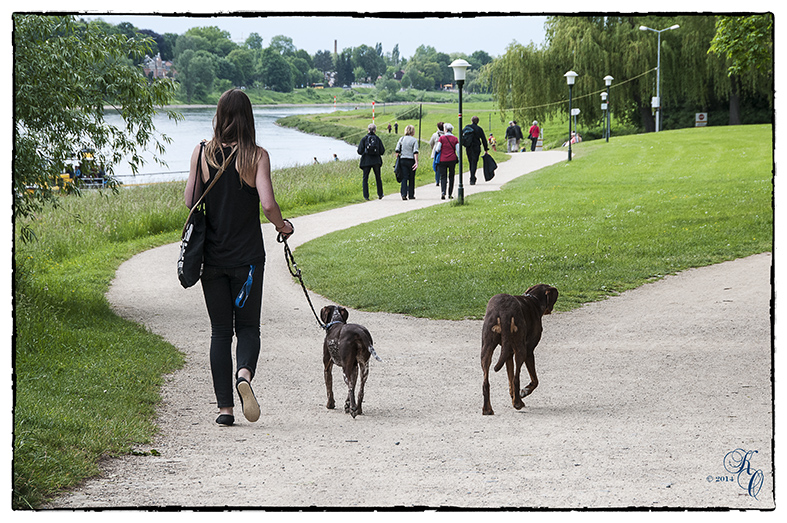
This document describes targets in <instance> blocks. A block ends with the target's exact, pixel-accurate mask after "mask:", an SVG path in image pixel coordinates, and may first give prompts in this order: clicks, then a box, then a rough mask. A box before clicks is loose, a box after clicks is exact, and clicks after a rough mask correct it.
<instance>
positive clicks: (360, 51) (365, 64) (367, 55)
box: [352, 44, 385, 82]
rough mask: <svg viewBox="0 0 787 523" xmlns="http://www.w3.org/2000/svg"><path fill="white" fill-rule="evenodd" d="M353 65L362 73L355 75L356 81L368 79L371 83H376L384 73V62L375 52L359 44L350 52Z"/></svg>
mask: <svg viewBox="0 0 787 523" xmlns="http://www.w3.org/2000/svg"><path fill="white" fill-rule="evenodd" d="M352 56H353V65H354V66H355V68H361V69H363V71H362V72H361V74H360V75H359V74H358V73H356V74H355V78H356V79H360V78H364V77H368V78H370V79H371V81H372V82H376V81H377V77H378V76H380V75H381V74H382V73H384V72H385V61H384V60H383V59H382V57H381V56H380V55H379V54H378V53H377V50H376V49H374V48H372V47H369V46H368V45H366V44H361V45H359V46H358V47H356V48H355V49H353V51H352Z"/></svg>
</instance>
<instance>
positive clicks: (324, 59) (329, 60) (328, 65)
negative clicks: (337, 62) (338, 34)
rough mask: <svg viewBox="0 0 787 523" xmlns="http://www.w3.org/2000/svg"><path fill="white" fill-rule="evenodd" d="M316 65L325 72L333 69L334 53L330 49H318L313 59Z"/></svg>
mask: <svg viewBox="0 0 787 523" xmlns="http://www.w3.org/2000/svg"><path fill="white" fill-rule="evenodd" d="M312 63H313V65H314V67H315V68H316V69H318V70H320V71H322V72H323V73H327V72H328V71H333V55H332V54H331V52H330V51H327V50H323V51H317V52H316V53H315V54H314V59H313V61H312Z"/></svg>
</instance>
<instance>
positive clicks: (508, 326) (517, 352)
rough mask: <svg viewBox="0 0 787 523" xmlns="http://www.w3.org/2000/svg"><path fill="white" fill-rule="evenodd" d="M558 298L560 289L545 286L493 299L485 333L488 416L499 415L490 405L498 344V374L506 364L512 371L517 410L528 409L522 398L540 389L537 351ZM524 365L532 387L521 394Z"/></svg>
mask: <svg viewBox="0 0 787 523" xmlns="http://www.w3.org/2000/svg"><path fill="white" fill-rule="evenodd" d="M557 295H558V292H557V289H556V288H554V287H550V286H549V285H545V284H543V283H541V284H538V285H534V286H533V287H530V288H529V289H528V290H527V291H526V292H525V294H524V295H523V296H511V295H510V294H497V295H495V296H492V298H491V299H490V300H489V303H488V304H487V306H486V315H485V316H484V327H483V331H482V333H481V368H482V369H483V371H484V384H483V391H484V410H483V413H484V414H490V415H491V414H494V413H495V412H494V411H493V410H492V404H491V403H490V402H489V366H490V365H491V364H492V354H493V353H494V352H495V348H497V346H498V345H500V347H501V349H500V359H498V360H497V364H495V372H497V371H499V370H500V368H501V367H502V366H503V363H505V365H506V370H507V371H508V392H509V394H511V400H512V403H513V404H514V408H515V409H517V410H518V409H521V408H522V407H524V406H525V403H524V402H523V401H522V398H524V397H525V396H527V395H528V394H530V393H531V392H533V391H534V390H535V388H536V387H538V377H537V376H536V360H535V356H534V355H533V351H534V350H535V348H536V345H538V342H539V341H540V340H541V332H542V327H541V317H542V316H544V315H545V314H550V313H551V312H552V308H553V307H554V306H555V302H556V301H557ZM522 363H525V364H526V365H527V371H528V373H530V384H529V385H528V386H527V387H525V388H524V389H522V390H521V391H520V390H519V373H520V371H521V370H522ZM515 367H516V369H515Z"/></svg>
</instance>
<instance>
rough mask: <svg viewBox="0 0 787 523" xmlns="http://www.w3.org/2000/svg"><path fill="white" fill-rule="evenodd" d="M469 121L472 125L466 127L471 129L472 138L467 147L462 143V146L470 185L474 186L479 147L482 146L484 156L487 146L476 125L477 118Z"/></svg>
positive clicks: (484, 136) (483, 135)
mask: <svg viewBox="0 0 787 523" xmlns="http://www.w3.org/2000/svg"><path fill="white" fill-rule="evenodd" d="M470 121H471V122H472V123H471V124H470V125H468V126H467V127H469V128H471V129H473V136H472V138H471V142H470V145H469V146H468V145H465V144H464V143H463V145H465V150H466V151H467V162H468V163H469V164H470V185H475V180H476V178H475V172H476V170H477V169H478V158H480V156H481V146H482V145H483V146H484V153H485V154H486V153H488V152H489V145H488V144H487V141H486V134H485V133H484V130H483V129H481V127H479V125H478V117H477V116H473V117H472V118H471V119H470ZM462 134H464V131H462ZM463 140H464V137H463Z"/></svg>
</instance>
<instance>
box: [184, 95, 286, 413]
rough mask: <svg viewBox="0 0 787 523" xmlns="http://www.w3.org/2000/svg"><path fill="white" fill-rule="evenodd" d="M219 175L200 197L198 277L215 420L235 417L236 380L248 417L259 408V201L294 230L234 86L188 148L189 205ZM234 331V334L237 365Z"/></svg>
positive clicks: (281, 226)
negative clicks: (202, 225) (208, 129)
mask: <svg viewBox="0 0 787 523" xmlns="http://www.w3.org/2000/svg"><path fill="white" fill-rule="evenodd" d="M198 172H201V176H200V177H199V178H198V176H197V173H198ZM217 178H218V180H217V181H216V183H215V185H214V186H213V188H212V189H211V190H210V192H209V193H208V194H207V196H206V197H205V209H206V222H207V234H206V238H205V248H204V260H203V270H202V277H201V282H202V292H203V295H204V297H205V305H206V307H207V310H208V316H209V317H210V324H211V338H210V368H211V375H212V377H213V389H214V392H215V394H216V401H217V404H218V408H219V417H218V418H217V419H216V423H218V424H219V425H232V424H233V423H234V422H235V418H234V415H233V407H234V405H235V404H234V395H233V390H232V389H233V382H234V384H235V388H236V390H237V391H238V395H239V396H240V400H241V406H242V409H243V415H244V416H245V418H246V419H247V420H249V421H257V419H259V416H260V407H259V403H258V402H257V399H256V397H255V396H254V392H253V390H252V388H251V381H252V379H253V378H254V374H255V372H256V369H257V360H258V358H259V353H260V312H261V309H262V275H263V267H264V264H265V249H264V247H263V243H262V230H261V228H260V206H262V210H263V212H264V213H265V217H266V218H267V219H268V220H269V221H270V222H271V223H272V224H273V225H274V226H275V227H276V231H278V232H279V233H280V234H282V236H284V237H285V238H286V237H288V236H289V235H291V234H292V232H293V228H292V224H290V223H289V221H287V220H284V219H282V216H281V211H280V209H279V205H278V203H276V199H275V197H274V194H273V186H272V184H271V175H270V158H269V157H268V152H267V151H266V150H265V149H263V148H262V147H260V146H258V145H257V143H256V134H255V130H254V116H253V114H252V109H251V102H250V101H249V98H248V97H247V96H246V94H245V93H244V92H243V91H241V90H238V89H232V90H229V91H227V92H225V93H224V94H222V95H221V98H220V99H219V103H218V105H217V107H216V115H215V117H214V118H213V138H212V139H211V140H210V141H207V142H203V143H201V144H200V145H198V146H197V147H196V148H195V149H194V152H193V153H192V155H191V166H190V169H189V178H188V182H187V183H186V191H185V200H186V205H187V206H189V207H191V206H192V205H193V203H195V202H194V201H193V200H195V198H194V194H195V191H194V189H195V185H196V187H197V188H199V187H207V186H208V185H209V184H210V183H211V182H213V181H214V180H216V179H217ZM197 194H201V191H197ZM233 335H234V336H235V337H237V347H236V360H237V364H236V369H235V370H233V366H232V338H233Z"/></svg>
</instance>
